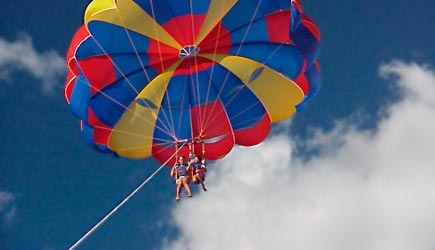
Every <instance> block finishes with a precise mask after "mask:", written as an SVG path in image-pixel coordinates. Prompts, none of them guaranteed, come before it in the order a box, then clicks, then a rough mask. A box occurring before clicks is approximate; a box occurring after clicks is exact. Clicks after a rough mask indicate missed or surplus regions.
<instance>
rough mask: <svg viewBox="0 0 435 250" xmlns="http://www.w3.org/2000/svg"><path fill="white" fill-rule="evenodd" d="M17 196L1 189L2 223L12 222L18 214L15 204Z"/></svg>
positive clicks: (0, 221) (0, 215)
mask: <svg viewBox="0 0 435 250" xmlns="http://www.w3.org/2000/svg"><path fill="white" fill-rule="evenodd" d="M14 200H15V196H14V195H13V194H12V193H9V192H4V191H0V225H1V224H9V223H11V222H12V220H13V218H14V217H15V214H16V207H15V206H14V205H13V201H14Z"/></svg>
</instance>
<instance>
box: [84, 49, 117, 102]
mask: <svg viewBox="0 0 435 250" xmlns="http://www.w3.org/2000/svg"><path fill="white" fill-rule="evenodd" d="M79 65H80V68H81V70H82V71H83V73H84V75H85V76H86V79H87V80H88V81H89V84H90V85H91V94H94V93H95V92H98V91H99V90H101V89H102V88H104V87H105V86H107V85H109V84H110V83H112V82H114V81H115V80H116V75H115V70H114V68H113V63H112V61H111V60H110V58H109V57H108V56H106V55H102V56H95V57H91V58H89V59H85V60H82V61H80V62H79Z"/></svg>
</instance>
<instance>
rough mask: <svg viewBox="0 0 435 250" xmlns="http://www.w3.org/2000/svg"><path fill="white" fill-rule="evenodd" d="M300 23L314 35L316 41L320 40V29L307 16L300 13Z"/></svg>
mask: <svg viewBox="0 0 435 250" xmlns="http://www.w3.org/2000/svg"><path fill="white" fill-rule="evenodd" d="M302 25H303V26H305V28H307V29H308V30H309V31H310V32H311V33H312V34H313V35H314V37H315V38H316V39H317V41H320V31H319V29H318V28H317V25H316V24H315V23H314V21H313V20H312V19H311V18H310V17H309V16H307V15H305V14H302Z"/></svg>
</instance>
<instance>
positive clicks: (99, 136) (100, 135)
mask: <svg viewBox="0 0 435 250" xmlns="http://www.w3.org/2000/svg"><path fill="white" fill-rule="evenodd" d="M88 122H89V124H91V125H92V126H93V127H94V135H93V139H94V142H95V143H99V144H103V145H107V143H108V141H109V137H110V134H111V132H112V128H111V127H109V126H107V125H106V124H104V123H103V122H102V121H100V119H98V117H97V116H95V113H94V112H93V110H92V109H91V108H89V109H88Z"/></svg>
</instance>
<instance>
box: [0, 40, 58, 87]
mask: <svg viewBox="0 0 435 250" xmlns="http://www.w3.org/2000/svg"><path fill="white" fill-rule="evenodd" d="M23 71H24V72H27V73H29V74H31V75H32V76H33V77H35V78H36V79H38V80H40V81H41V82H42V90H43V92H44V93H45V94H52V93H53V92H54V90H55V89H56V88H59V86H62V84H61V81H62V80H63V79H62V78H63V77H64V76H65V74H66V67H65V62H64V59H63V58H62V57H61V56H59V54H58V53H57V52H56V51H53V50H50V51H46V52H43V53H39V52H38V51H36V50H35V48H34V47H33V44H32V39H31V37H30V36H29V35H27V34H21V35H20V36H19V38H18V39H17V40H16V41H13V42H9V41H7V40H5V39H3V38H1V37H0V80H4V81H6V82H20V79H13V78H14V77H13V74H15V73H17V72H23ZM15 78H16V77H15Z"/></svg>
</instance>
